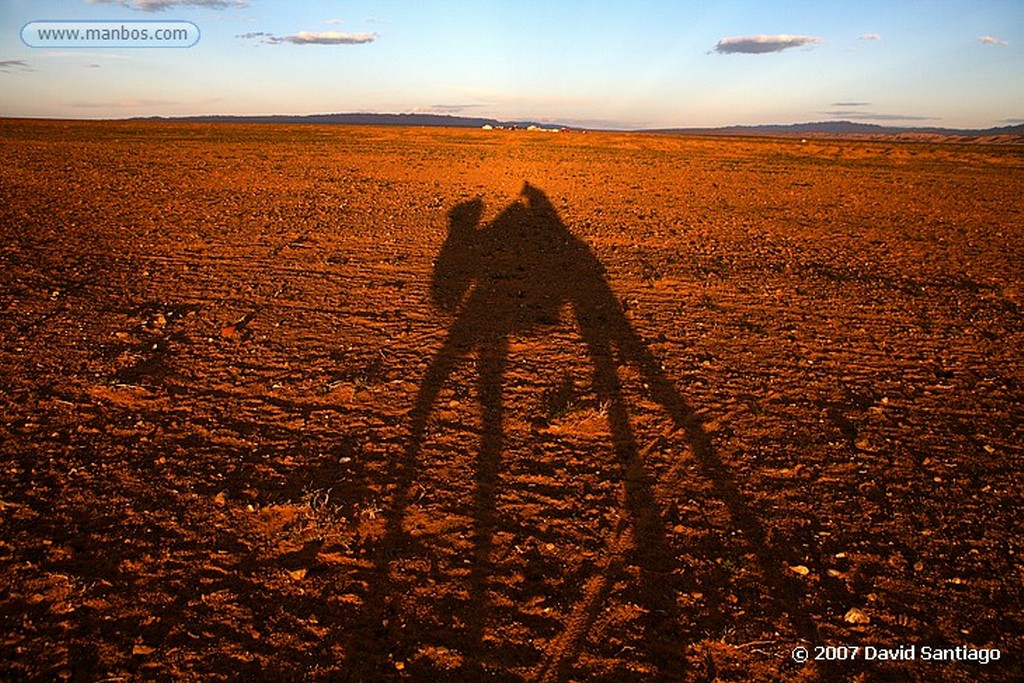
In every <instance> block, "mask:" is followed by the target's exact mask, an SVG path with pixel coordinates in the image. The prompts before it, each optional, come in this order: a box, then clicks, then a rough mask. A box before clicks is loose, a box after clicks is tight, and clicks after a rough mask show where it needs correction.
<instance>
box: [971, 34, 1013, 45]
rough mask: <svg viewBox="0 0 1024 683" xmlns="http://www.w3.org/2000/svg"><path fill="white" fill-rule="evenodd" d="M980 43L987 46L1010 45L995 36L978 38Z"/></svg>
mask: <svg viewBox="0 0 1024 683" xmlns="http://www.w3.org/2000/svg"><path fill="white" fill-rule="evenodd" d="M978 42H979V43H985V44H986V45H1009V43H1008V42H1006V41H1005V40H1003V39H1002V38H996V37H995V36H978Z"/></svg>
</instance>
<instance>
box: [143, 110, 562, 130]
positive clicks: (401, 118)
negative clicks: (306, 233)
mask: <svg viewBox="0 0 1024 683" xmlns="http://www.w3.org/2000/svg"><path fill="white" fill-rule="evenodd" d="M132 120H135V121H189V122H206V123H318V124H339V125H350V126H442V127H451V128H481V127H483V126H494V127H495V128H497V127H499V126H503V127H506V128H508V127H514V128H527V127H529V126H537V127H539V128H570V127H571V126H564V125H561V124H558V123H538V122H536V121H499V120H497V119H489V118H479V117H472V116H451V115H448V114H374V113H370V112H359V113H347V114H306V115H301V116H289V115H282V116H228V115H220V114H212V115H208V116H170V117H167V116H145V117H136V118H135V119H132Z"/></svg>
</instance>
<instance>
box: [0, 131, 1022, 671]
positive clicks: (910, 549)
mask: <svg viewBox="0 0 1024 683" xmlns="http://www.w3.org/2000/svg"><path fill="white" fill-rule="evenodd" d="M0 148H2V152H3V159H4V163H3V165H2V167H0V235H2V240H0V264H2V268H0V377H2V380H0V412H2V421H0V471H2V476H0V677H2V678H11V679H39V680H54V679H57V680H60V679H73V680H107V681H116V680H138V679H158V680H181V679H202V680H236V679H267V680H271V679H272V680H300V679H301V680H365V681H376V680H416V681H428V680H429V681H443V680H451V681H465V680H500V681H521V680H529V681H584V680H586V681H591V680H605V681H624V680H627V681H628V680H636V681H649V680H685V681H711V680H716V679H717V680H722V681H745V680H763V681H791V680H804V681H811V680H829V681H832V680H850V681H875V680H906V681H932V680H949V681H972V682H975V681H1010V680H1020V678H1021V677H1022V676H1024V669H1022V662H1021V652H1022V648H1024V616H1022V607H1024V600H1022V597H1024V561H1022V557H1021V553H1022V552H1024V542H1022V540H1021V539H1022V533H1021V532H1022V513H1021V503H1022V499H1021V498H1022V496H1021V491H1022V484H1024V481H1022V475H1021V465H1020V463H1021V456H1022V452H1024V448H1022V443H1024V423H1022V415H1024V409H1022V397H1024V384H1022V383H1024V370H1022V368H1024V364H1022V360H1024V352H1022V349H1024V326H1022V322H1024V314H1022V305H1024V301H1022V296H1024V289H1022V287H1024V277H1022V276H1024V265H1022V264H1024V234H1022V228H1021V225H1022V222H1024V221H1022V219H1024V216H1022V210H1024V190H1022V183H1021V178H1022V177H1024V173H1022V171H1024V151H1022V150H1021V148H1019V147H997V146H984V145H960V146H957V145H941V144H919V143H894V142H886V141H882V140H876V141H860V142H851V141H837V140H811V141H809V142H806V143H800V142H797V141H795V140H780V139H776V140H766V139H738V138H737V139H701V138H692V137H670V136H655V135H640V134H604V133H578V132H568V133H561V134H558V135H555V134H543V133H533V132H526V131H479V130H457V129H414V128H353V127H319V126H303V127H290V126H283V125H282V126H247V125H205V124H172V123H153V122H131V123H129V122H118V123H71V122H56V121H55V122H23V121H13V120H7V121H3V122H0ZM458 240H462V242H461V248H455V247H459V243H458ZM442 304H443V305H442ZM905 644H917V645H918V646H923V645H930V646H934V647H943V648H955V647H958V646H959V647H969V648H996V649H998V650H999V651H1000V654H1001V658H1000V660H999V661H994V662H990V663H989V664H978V663H971V662H931V661H922V660H920V659H917V660H914V661H899V660H897V661H865V660H864V659H863V658H859V659H856V660H854V661H845V662H828V661H812V662H809V663H806V664H798V663H796V662H794V661H793V660H792V659H791V657H790V653H791V651H792V649H793V648H794V647H795V646H797V645H805V646H808V647H811V648H813V647H814V646H818V645H822V646H823V645H850V646H861V647H865V646H868V645H874V646H877V647H890V648H891V647H895V646H898V645H905Z"/></svg>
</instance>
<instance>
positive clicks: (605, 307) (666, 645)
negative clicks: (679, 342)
mask: <svg viewBox="0 0 1024 683" xmlns="http://www.w3.org/2000/svg"><path fill="white" fill-rule="evenodd" d="M482 215H483V203H482V202H481V201H480V200H479V199H476V200H472V201H468V202H464V203H461V204H459V205H457V206H455V207H454V208H453V209H451V210H450V211H449V214H448V219H449V224H448V233H447V237H446V240H445V242H444V245H443V246H442V248H441V251H440V253H439V254H438V256H437V258H436V260H435V263H434V272H433V280H432V283H431V294H432V298H433V301H434V303H435V304H436V305H437V306H438V307H439V308H442V309H444V310H446V311H449V312H450V313H452V314H454V317H455V320H454V322H453V323H452V325H451V327H450V329H449V333H448V336H447V338H446V339H445V341H444V343H443V345H442V347H441V348H440V350H439V351H437V353H436V354H434V356H433V358H432V360H431V361H430V363H429V365H428V368H427V370H426V373H425V375H424V377H423V379H422V381H421V383H420V386H419V390H418V394H417V396H416V400H415V403H414V405H413V408H412V410H411V413H410V419H411V433H410V437H409V438H410V440H409V442H408V446H407V448H406V451H405V454H404V458H402V459H401V461H400V462H399V463H397V471H396V472H395V479H396V480H397V481H395V483H396V484H397V493H396V494H395V497H394V498H393V499H392V501H391V504H390V506H389V511H388V513H387V514H388V518H387V531H386V533H385V535H386V536H387V537H389V538H385V543H384V545H385V547H392V548H393V547H395V546H396V545H400V544H401V540H400V538H399V537H400V536H402V516H403V514H404V512H403V510H404V509H405V508H406V507H407V506H408V504H409V503H410V501H409V495H410V493H409V492H410V491H411V489H412V486H413V483H414V481H415V471H416V470H417V469H418V468H419V467H420V466H421V465H422V463H419V462H418V460H419V453H420V451H421V449H422V447H423V444H424V440H425V433H426V429H427V425H428V421H429V418H430V416H431V414H432V412H434V411H435V409H436V408H437V402H438V397H439V394H440V393H441V391H442V389H443V387H444V385H445V383H446V382H447V381H449V379H450V378H451V376H452V373H453V370H454V368H455V366H456V364H457V363H458V362H460V361H461V360H462V359H465V358H467V357H475V358H476V367H477V377H476V381H477V392H478V397H479V402H480V408H481V418H482V428H481V435H480V444H479V452H478V456H477V458H476V462H475V472H474V478H475V481H474V482H473V491H474V492H473V504H474V512H473V515H474V546H473V548H474V550H473V553H474V556H475V557H474V559H475V560H476V561H474V562H473V567H474V569H473V570H472V571H473V574H472V576H471V577H470V590H471V592H473V593H474V596H473V598H472V599H473V600H476V601H483V600H484V597H483V596H485V595H486V579H487V571H488V570H487V567H489V566H491V565H490V561H489V557H490V555H491V554H492V552H491V551H492V547H493V529H494V527H495V526H496V524H497V522H498V520H497V513H496V508H497V505H496V502H497V500H496V489H497V487H498V481H499V471H500V461H501V455H502V451H503V448H504V440H505V419H506V418H505V412H506V408H505V403H504V401H503V391H504V388H505V387H504V382H505V379H504V375H505V370H506V365H507V361H508V353H509V340H510V338H511V337H514V336H515V335H517V334H520V333H527V332H529V333H534V332H536V331H537V330H541V331H543V328H544V326H554V325H558V324H559V323H561V322H563V320H562V319H563V318H564V317H566V313H567V311H571V314H572V318H573V319H574V322H575V326H576V328H577V331H578V333H579V338H580V340H581V341H582V343H583V345H584V347H585V348H586V352H587V356H588V358H589V361H590V364H591V366H592V376H591V378H590V382H591V385H592V388H593V391H594V393H595V394H596V396H597V399H598V401H599V402H600V404H601V405H602V406H606V407H607V412H606V415H607V422H608V427H609V432H610V435H611V445H612V448H613V450H614V453H615V455H616V458H617V460H618V463H619V467H620V471H621V473H622V475H621V476H622V481H623V493H622V496H621V499H620V501H621V505H622V507H623V508H624V510H623V511H624V514H623V515H622V517H621V520H622V521H621V522H620V524H619V528H618V529H617V530H615V531H614V532H613V533H612V534H611V540H609V547H608V548H607V549H606V555H607V557H608V562H607V564H605V566H604V567H603V568H602V569H601V571H602V573H603V576H601V577H600V578H599V579H597V580H596V581H595V582H593V584H592V586H591V589H590V590H588V591H585V595H584V598H583V600H582V601H580V603H579V604H578V605H577V606H576V609H575V613H574V615H573V619H571V620H570V621H571V623H573V624H575V625H574V626H571V627H570V628H568V629H567V630H566V632H565V633H563V635H562V636H561V639H562V642H561V643H560V644H559V646H558V647H556V648H554V649H553V650H550V649H549V654H548V657H547V661H546V662H545V663H544V664H543V670H542V676H541V678H544V679H548V678H552V677H554V678H562V677H564V676H565V675H566V673H567V670H568V667H569V666H571V664H572V660H573V658H574V657H575V654H573V653H576V652H578V650H579V648H580V646H581V644H582V642H583V638H584V637H585V636H586V634H587V631H588V630H589V629H590V628H591V627H592V626H593V625H594V623H595V621H596V620H597V618H598V616H599V614H600V611H601V609H602V606H603V603H604V602H605V601H606V599H607V598H608V596H609V594H610V591H611V590H612V584H613V583H614V582H613V581H612V580H611V579H610V578H609V577H610V576H611V575H613V574H615V573H617V572H618V571H619V570H620V569H621V565H622V564H623V563H624V562H625V560H626V556H631V559H632V562H633V563H635V564H636V565H637V566H639V568H640V570H641V571H640V576H641V579H640V583H641V585H640V586H638V587H637V588H638V591H639V596H640V599H641V600H642V601H643V602H644V603H646V604H645V605H644V606H645V608H646V609H647V611H648V613H649V614H650V615H652V617H651V619H652V622H651V624H649V626H650V629H649V632H648V634H647V639H646V644H645V647H647V649H648V653H647V654H648V656H649V657H650V659H651V661H653V662H657V666H658V667H659V668H660V669H661V671H662V673H663V674H666V675H671V676H675V675H676V674H678V673H680V669H681V667H683V666H684V659H683V657H681V656H680V652H681V649H680V648H681V647H684V646H685V643H682V642H680V639H681V638H682V634H680V633H679V632H678V631H677V630H676V627H675V626H674V624H678V623H679V622H680V619H679V614H678V608H677V606H676V602H675V595H674V593H673V591H672V590H670V589H668V588H667V587H666V585H665V580H664V577H665V576H666V575H668V574H671V572H672V571H673V570H674V569H675V568H676V566H675V565H676V564H677V560H676V558H675V556H674V554H673V552H672V550H671V548H670V546H669V544H668V542H667V540H666V531H665V525H664V523H663V521H662V515H661V512H660V505H659V503H658V501H657V500H656V497H655V493H654V488H655V482H654V480H653V477H652V476H651V475H650V474H649V472H648V470H649V468H648V467H647V466H645V462H644V461H645V457H647V456H648V455H649V453H647V452H645V450H642V449H640V448H639V446H638V444H637V439H636V437H635V435H634V432H633V428H632V426H631V422H630V418H629V405H628V402H627V399H626V397H625V395H624V391H623V387H622V385H621V383H620V379H619V372H618V371H619V368H620V367H621V366H623V365H631V366H633V367H634V368H635V369H636V371H638V373H639V375H640V377H641V379H642V382H643V386H644V387H645V389H646V391H647V392H648V394H649V396H650V398H652V399H653V400H654V401H655V402H656V403H657V404H659V405H660V406H661V408H662V409H663V410H664V411H665V412H666V413H667V414H668V416H669V418H670V419H671V422H672V425H673V427H672V432H673V434H677V435H679V434H681V435H682V436H683V438H684V440H685V442H686V444H687V446H688V449H689V451H690V452H691V453H692V457H693V459H694V460H695V461H696V463H697V465H698V466H699V469H700V470H701V472H702V474H703V475H704V476H706V477H707V479H708V480H709V481H710V482H711V485H712V490H713V491H714V495H716V496H717V498H718V499H719V500H721V501H722V502H724V504H725V506H726V508H727V509H728V511H729V513H730V517H731V518H732V520H733V524H734V525H735V526H736V527H737V528H738V529H739V531H740V532H741V533H742V534H743V536H744V537H745V538H746V540H747V542H748V543H749V544H750V546H751V547H752V548H753V549H754V551H753V552H754V553H755V554H756V555H757V557H758V564H759V565H760V566H761V571H762V574H763V575H764V577H765V580H766V581H767V582H768V583H769V585H770V586H771V587H772V593H773V594H774V595H775V599H776V600H777V601H779V605H778V606H779V608H780V609H781V610H782V611H784V612H787V613H788V614H789V615H790V617H791V619H793V620H794V625H795V627H796V630H797V631H798V632H799V633H800V635H801V636H803V637H806V638H812V637H813V626H812V625H811V624H810V622H809V621H806V620H803V621H801V620H800V617H799V610H798V609H797V606H796V600H797V596H795V595H793V594H792V593H791V592H790V591H788V590H786V589H785V583H786V582H785V581H784V580H783V578H782V577H781V576H780V575H779V570H778V569H777V567H778V566H779V564H778V558H777V557H775V556H774V554H773V553H772V552H771V551H770V549H769V548H768V546H767V545H766V542H765V541H766V538H765V536H766V535H765V532H764V530H763V528H762V527H761V525H760V523H759V522H758V520H757V518H756V516H755V515H754V514H752V512H751V510H750V508H749V506H748V505H747V504H746V502H745V501H744V498H743V496H742V494H741V493H740V492H739V490H738V489H737V487H736V485H735V483H734V482H733V480H732V478H731V476H730V474H729V470H728V468H727V467H725V466H724V464H723V463H722V462H721V461H720V460H719V459H718V457H717V456H716V454H715V451H714V448H713V446H712V443H711V440H710V438H709V436H708V434H707V433H706V431H705V430H704V428H703V427H702V425H701V421H700V418H699V417H698V416H697V415H696V414H695V412H694V410H693V409H692V408H691V407H690V406H689V405H688V404H687V403H686V401H685V400H684V399H683V397H682V396H681V395H680V393H679V391H678V390H677V389H676V387H675V386H674V384H673V383H672V382H671V381H670V380H669V379H668V377H667V376H666V375H665V373H664V371H663V369H662V366H661V364H660V363H659V362H658V360H657V359H656V358H655V357H654V356H653V355H652V354H651V352H650V351H649V349H648V348H647V345H646V344H645V343H644V341H643V340H642V339H641V337H640V336H639V334H638V333H637V332H636V330H635V329H634V328H633V326H632V324H631V323H630V321H629V320H628V318H627V317H626V314H625V311H624V309H623V306H622V305H621V304H620V302H619V300H618V298H617V297H616V296H615V294H614V292H613V291H612V289H611V287H610V285H609V284H608V281H607V279H606V276H605V270H604V267H603V266H602V265H601V262H600V261H599V260H598V258H597V257H596V255H595V254H594V253H593V251H591V249H590V248H589V247H588V246H587V244H586V243H584V242H583V241H582V240H580V239H579V238H577V237H575V236H574V235H572V233H570V231H569V230H568V228H567V227H566V226H565V225H564V223H563V222H562V220H561V218H560V217H559V215H558V212H557V210H556V209H555V207H554V206H553V205H552V204H551V202H550V201H549V199H548V198H547V196H546V195H545V194H544V193H543V192H542V191H541V190H539V189H537V188H536V187H533V186H532V185H530V184H528V183H527V184H525V185H524V186H523V189H522V191H521V193H520V195H519V197H518V198H517V200H516V201H514V202H512V203H511V204H510V205H509V206H508V207H506V208H505V209H504V210H503V211H502V212H501V213H500V214H499V215H498V216H497V217H496V218H495V219H494V220H493V221H491V222H490V223H488V224H486V225H483V226H482V225H481V224H480V220H481V217H482ZM387 563H388V558H387V557H386V556H382V557H381V559H380V560H379V562H378V565H379V566H378V571H379V572H380V573H382V574H386V573H387ZM385 583H386V582H385ZM377 600H378V602H380V603H381V604H379V605H378V608H380V609H383V608H384V605H383V602H385V601H386V600H387V598H386V596H383V595H378V596H377ZM371 602H372V600H371ZM471 612H472V613H473V614H475V615H476V616H475V617H474V616H472V615H471V616H469V617H468V618H467V620H466V626H467V631H468V632H467V633H466V637H468V638H469V639H471V640H473V641H475V642H476V643H477V645H479V644H480V643H481V641H482V638H483V632H484V624H483V620H484V619H485V616H484V615H486V614H487V609H486V605H481V604H477V605H476V606H475V608H474V609H472V610H471ZM655 622H657V623H655ZM797 622H799V623H797ZM552 652H554V653H555V654H551V653H552Z"/></svg>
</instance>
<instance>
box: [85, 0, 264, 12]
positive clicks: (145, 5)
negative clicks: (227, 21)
mask: <svg viewBox="0 0 1024 683" xmlns="http://www.w3.org/2000/svg"><path fill="white" fill-rule="evenodd" d="M87 2H88V3H89V4H92V5H123V6H124V7H130V8H131V9H136V10H140V11H142V12H163V11H164V10H166V9H171V8H172V7H202V8H204V9H231V8H235V9H238V8H242V7H248V6H249V3H248V2H247V1H246V0H87Z"/></svg>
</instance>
